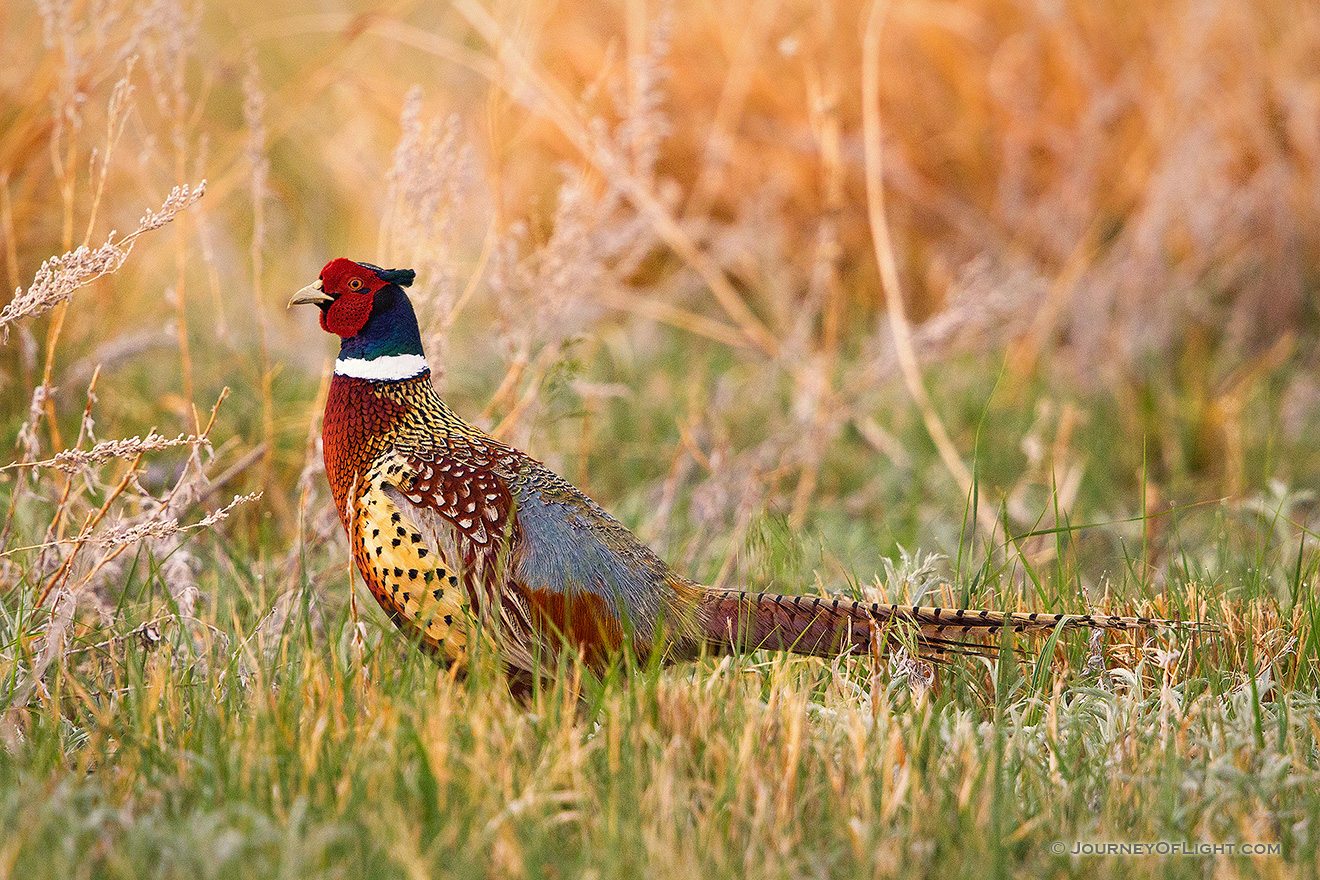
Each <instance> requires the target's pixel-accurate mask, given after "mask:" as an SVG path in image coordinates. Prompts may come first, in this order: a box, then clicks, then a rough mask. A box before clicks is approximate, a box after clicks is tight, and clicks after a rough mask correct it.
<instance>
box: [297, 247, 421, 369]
mask: <svg viewBox="0 0 1320 880" xmlns="http://www.w3.org/2000/svg"><path fill="white" fill-rule="evenodd" d="M413 277H414V273H413V270H411V269H382V268H381V267H380V266H373V265H372V264H371V263H355V262H353V261H352V260H348V259H345V258H343V257H340V258H339V259H336V260H331V261H330V262H328V263H326V264H325V267H324V268H322V269H321V276H320V277H319V278H318V279H317V280H316V281H314V282H312V283H311V284H309V285H308V286H306V287H304V288H303V289H302V290H300V291H298V292H297V293H296V294H294V297H293V299H291V300H289V305H290V306H295V305H302V304H309V303H310V304H312V305H315V306H317V307H318V308H320V310H321V327H322V329H324V330H325V331H326V332H328V333H334V334H335V335H337V336H339V338H340V340H341V341H340V344H339V357H338V358H337V359H336V360H335V373H336V374H338V375H341V376H352V377H354V378H358V379H370V380H377V381H395V380H398V379H408V378H411V377H413V376H416V375H419V374H420V373H421V372H423V371H424V370H426V369H427V367H426V357H425V354H424V353H423V352H422V336H421V332H420V331H419V330H418V327H417V315H416V314H415V313H414V312H413V307H412V303H411V302H410V301H409V300H408V295H407V294H406V293H404V292H403V288H405V287H407V286H408V285H410V284H412V282H413Z"/></svg>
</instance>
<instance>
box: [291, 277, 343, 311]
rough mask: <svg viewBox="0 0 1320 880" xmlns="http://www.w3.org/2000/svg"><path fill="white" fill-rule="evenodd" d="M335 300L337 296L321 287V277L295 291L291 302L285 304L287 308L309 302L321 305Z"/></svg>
mask: <svg viewBox="0 0 1320 880" xmlns="http://www.w3.org/2000/svg"><path fill="white" fill-rule="evenodd" d="M334 301H335V298H334V297H333V296H331V295H330V294H328V293H326V292H325V290H323V289H322V288H321V279H320V278H318V279H316V280H315V281H313V282H312V283H311V284H309V285H307V286H306V287H304V288H303V289H302V290H300V291H298V292H297V293H295V294H294V295H293V299H291V300H289V304H288V305H287V306H285V308H290V309H291V308H293V307H294V306H301V305H306V304H307V303H313V304H315V305H318V306H320V305H325V304H326V303H328V302H334Z"/></svg>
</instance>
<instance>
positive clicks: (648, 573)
mask: <svg viewBox="0 0 1320 880" xmlns="http://www.w3.org/2000/svg"><path fill="white" fill-rule="evenodd" d="M413 278H414V272H413V271H412V270H410V269H382V268H380V267H379V266H374V265H372V264H370V263H356V262H353V261H351V260H348V259H343V258H340V259H336V260H331V261H330V262H329V263H327V264H326V265H325V267H324V268H323V269H322V270H321V274H320V278H319V279H318V280H317V281H315V282H314V283H313V284H311V285H309V286H307V287H305V288H303V289H302V290H300V291H299V292H298V293H297V294H296V295H295V296H294V297H293V299H292V300H291V301H290V302H289V306H290V307H292V306H294V305H297V304H304V303H305V304H312V305H315V306H317V307H318V308H319V309H320V313H321V314H320V320H321V327H322V328H323V329H324V330H326V331H327V332H330V333H333V334H335V335H337V336H339V337H340V340H341V342H340V349H339V356H338V358H337V360H336V361H335V368H334V376H333V378H332V380H331V382H330V389H329V395H328V398H327V400H326V407H325V419H324V422H323V428H322V440H323V449H324V456H325V473H326V477H327V479H328V481H329V483H330V487H331V490H332V493H333V495H334V500H335V506H336V507H337V508H338V511H339V518H340V520H341V522H342V523H343V526H344V529H345V531H346V533H347V535H348V539H349V544H350V545H351V547H352V553H353V558H354V561H355V563H356V565H357V568H358V570H359V571H360V572H361V574H362V577H363V579H364V580H365V581H366V585H367V587H368V589H369V590H370V591H371V593H372V595H373V596H374V597H375V598H376V600H377V601H378V602H379V603H380V606H381V608H383V609H384V611H385V612H386V614H387V615H388V616H389V617H390V618H391V619H392V620H393V622H394V623H395V625H396V626H398V627H399V629H401V630H402V631H404V632H405V633H406V634H408V635H410V636H411V637H413V638H414V639H416V640H417V641H418V642H419V644H420V645H421V646H422V647H424V648H425V649H427V650H429V651H430V652H432V653H434V655H435V656H436V657H437V658H438V659H440V660H441V661H442V662H444V663H446V664H457V665H460V666H466V664H467V663H468V662H469V660H470V657H469V653H468V652H469V650H470V649H471V648H472V647H473V645H474V637H475V634H476V631H477V629H478V627H479V628H480V631H481V632H482V633H483V634H489V636H490V637H491V638H492V639H493V640H494V641H495V642H496V643H497V645H498V648H499V650H500V652H501V655H500V656H501V658H502V661H503V663H504V664H505V667H506V671H507V672H509V673H510V674H515V675H523V676H529V675H537V674H539V673H538V672H537V670H538V669H539V668H542V667H541V666H540V664H541V663H542V662H544V661H545V660H546V659H547V658H553V657H555V656H557V655H559V654H560V653H562V652H564V651H569V652H574V653H577V654H580V655H581V656H582V658H583V659H584V661H585V662H586V664H587V665H588V666H589V667H591V668H594V669H597V670H600V669H603V668H604V667H605V666H607V665H608V664H609V663H610V662H611V660H612V659H613V658H616V657H618V656H619V655H620V654H621V653H622V652H625V651H629V652H632V653H633V655H634V656H636V657H638V658H639V659H646V658H648V657H650V656H653V654H654V652H656V651H659V652H660V654H659V659H660V660H662V661H663V662H672V661H675V660H681V659H689V658H693V657H695V656H696V655H698V654H700V653H702V652H710V653H721V652H729V651H750V650H754V649H758V648H766V649H771V650H784V651H791V652H794V653H798V654H808V655H817V656H833V655H835V654H838V653H842V652H853V653H865V652H869V651H871V650H872V649H873V646H875V645H879V644H882V643H887V642H893V641H895V640H897V639H899V638H908V639H912V638H915V640H916V643H917V645H918V646H919V647H920V648H921V649H922V650H924V651H926V652H930V653H937V654H938V653H943V652H954V653H967V652H969V651H971V652H975V651H977V650H978V649H979V650H985V646H984V644H983V643H978V642H976V641H973V640H974V639H976V638H977V637H978V636H979V637H994V636H995V635H996V634H997V633H999V631H1000V630H1001V629H1003V628H1012V629H1013V630H1015V631H1017V632H1032V631H1036V632H1041V631H1049V630H1052V629H1054V628H1055V627H1056V626H1059V625H1060V624H1062V625H1063V626H1064V627H1072V628H1092V629H1118V630H1123V629H1129V628H1134V627H1135V628H1144V627H1152V626H1160V625H1171V624H1170V622H1169V621H1160V620H1155V619H1150V618H1143V617H1111V616H1094V615H1065V614H1022V613H1006V612H997V611H988V610H968V609H956V608H955V609H948V608H929V607H919V606H906V605H904V606H900V605H888V604H864V603H860V602H855V601H849V600H846V599H843V598H836V597H807V596H788V595H779V594H775V593H752V592H746V591H740V590H723V589H714V588H711V587H705V586H701V585H699V584H697V583H694V582H693V581H691V580H688V579H687V578H685V577H683V576H682V575H680V574H678V573H676V572H675V571H674V570H673V569H671V568H670V567H669V566H668V565H666V564H665V563H664V562H663V561H661V559H660V558H659V557H658V556H657V555H656V554H655V553H654V552H652V550H651V549H650V548H649V547H647V546H646V545H645V544H643V543H642V542H641V541H640V540H639V539H638V538H637V537H636V536H634V535H633V534H632V532H630V531H629V530H628V529H626V528H625V527H624V526H623V525H621V524H620V523H619V522H618V521H617V520H615V519H614V518H613V517H611V516H610V515H609V514H608V513H606V512H605V511H604V510H603V509H602V508H601V507H600V506H599V505H598V504H597V503H596V502H595V501H593V500H591V499H590V498H588V497H587V496H586V495H585V494H583V493H582V492H581V491H579V490H578V489H576V488H575V487H573V486H572V485H570V484H569V483H568V482H567V481H565V480H564V479H562V478H560V477H559V476H558V475H556V474H555V473H553V472H552V471H551V470H550V469H549V468H547V467H546V466H545V465H543V464H541V463H540V462H538V461H536V460H535V459H533V458H531V457H529V456H527V455H525V454H523V453H522V452H520V451H518V450H517V449H514V448H512V447H510V446H508V445H506V444H504V443H501V442H500V441H498V440H496V439H494V438H492V437H490V436H488V435H487V434H485V433H483V432H482V431H480V430H479V429H477V428H476V427H474V426H473V425H471V424H469V423H468V422H466V421H464V420H463V419H462V418H460V417H459V416H458V415H456V414H455V413H454V411H453V410H452V409H450V408H449V406H447V405H446V404H445V402H444V401H443V400H442V399H441V398H440V395H439V393H438V392H437V391H436V390H435V387H434V386H433V385H432V383H431V375H430V370H429V369H428V367H427V361H426V357H425V355H424V353H423V351H422V341H421V334H420V332H419V330H418V325H417V317H416V315H415V313H414V311H413V307H412V304H411V302H410V301H409V299H408V296H407V294H406V293H405V292H404V290H403V288H405V287H408V286H409V285H410V284H411V283H412V281H413ZM484 637H485V636H483V638H484Z"/></svg>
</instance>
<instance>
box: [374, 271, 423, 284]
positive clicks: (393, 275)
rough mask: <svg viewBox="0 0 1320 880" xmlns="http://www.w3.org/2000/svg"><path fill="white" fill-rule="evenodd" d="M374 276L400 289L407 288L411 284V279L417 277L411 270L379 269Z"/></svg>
mask: <svg viewBox="0 0 1320 880" xmlns="http://www.w3.org/2000/svg"><path fill="white" fill-rule="evenodd" d="M376 274H377V275H379V276H380V279H381V280H382V281H387V282H389V283H390V284H397V285H399V286H400V287H408V286H409V285H411V284H412V283H413V279H414V278H416V277H417V273H416V272H414V271H413V270H412V269H381V270H380V271H379V272H377V273H376Z"/></svg>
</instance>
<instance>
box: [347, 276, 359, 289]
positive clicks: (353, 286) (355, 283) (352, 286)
mask: <svg viewBox="0 0 1320 880" xmlns="http://www.w3.org/2000/svg"><path fill="white" fill-rule="evenodd" d="M348 289H349V290H361V289H362V279H361V278H354V279H353V280H352V281H350V282H348Z"/></svg>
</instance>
